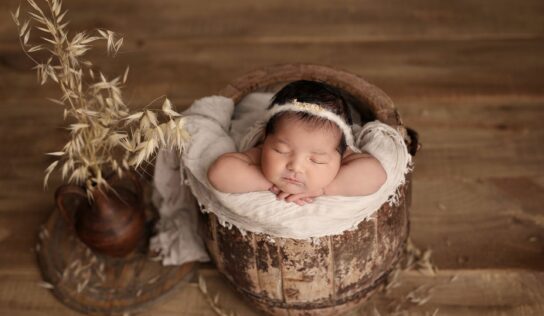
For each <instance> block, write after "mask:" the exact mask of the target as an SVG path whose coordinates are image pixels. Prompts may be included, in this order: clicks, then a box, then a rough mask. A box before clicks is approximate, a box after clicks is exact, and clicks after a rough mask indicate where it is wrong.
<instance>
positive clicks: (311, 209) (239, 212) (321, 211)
mask: <svg viewBox="0 0 544 316" xmlns="http://www.w3.org/2000/svg"><path fill="white" fill-rule="evenodd" d="M231 103H232V101H231ZM266 105H267V104H261V105H260V106H261V107H266ZM278 108H279V107H278ZM327 112H328V111H327ZM328 113H330V112H328ZM273 114H274V113H270V112H265V114H264V115H263V117H264V118H262V119H261V120H260V121H258V122H257V123H255V124H254V125H253V126H252V127H251V128H250V129H249V132H248V133H247V134H246V135H245V136H244V137H243V138H242V139H241V141H240V143H239V146H238V147H239V150H240V151H243V150H246V149H248V148H250V147H251V146H253V145H255V144H256V143H257V141H258V140H259V139H261V137H262V134H263V132H264V127H265V125H266V122H267V120H268V118H269V117H270V116H271V115H273ZM331 114H332V113H331ZM333 115H335V114H333ZM344 124H345V123H344ZM351 129H352V130H353V132H352V133H353V135H355V137H353V143H354V144H353V145H354V146H355V147H356V148H358V149H360V150H363V151H365V152H368V153H369V154H370V155H372V156H374V157H375V158H376V159H378V160H379V161H380V163H381V164H382V166H383V167H384V169H385V171H386V173H387V180H386V182H385V183H384V184H383V185H382V187H381V188H380V189H379V190H378V191H377V192H375V193H374V194H371V195H367V196H355V197H347V196H320V197H317V198H315V199H314V202H313V203H310V204H306V205H303V206H299V205H297V204H294V203H288V202H285V201H281V200H280V201H278V200H277V199H276V196H275V195H274V194H272V193H271V192H269V191H259V192H249V193H239V194H233V193H223V192H219V191H217V190H215V189H214V188H213V187H212V186H211V185H210V184H209V183H208V180H207V178H206V177H205V172H202V173H200V176H197V175H196V174H195V173H194V170H191V169H190V168H189V173H188V175H189V177H188V178H189V184H190V186H191V189H192V191H193V193H194V194H195V196H196V197H197V199H198V200H199V202H200V203H201V204H202V205H203V206H204V207H205V211H207V212H212V213H214V214H215V215H217V217H218V219H219V221H220V222H221V223H222V224H223V225H226V226H230V225H234V226H236V227H237V228H238V229H240V230H241V231H242V232H244V231H251V232H255V233H265V234H268V235H271V236H274V237H284V238H296V239H308V238H312V237H322V236H328V235H336V234H341V233H342V232H343V231H345V230H351V229H354V228H356V227H357V225H358V224H359V223H360V222H361V221H363V220H364V219H366V218H367V217H369V216H370V215H372V214H373V213H374V212H375V211H377V210H378V209H379V208H380V207H381V206H382V204H384V203H389V204H392V205H393V204H396V203H398V202H399V193H398V192H397V188H398V187H399V186H400V185H402V184H404V183H405V174H406V173H407V172H408V171H410V170H412V168H411V163H412V159H411V158H412V157H411V156H410V154H409V153H408V150H407V148H406V145H405V143H404V139H403V137H402V136H401V134H400V133H399V132H398V131H397V130H395V129H394V128H392V127H390V126H389V125H387V124H383V123H381V122H379V121H373V122H369V123H367V124H365V126H364V127H362V128H361V127H360V126H358V125H353V126H351ZM350 132H351V131H350ZM208 141H210V142H212V143H213V140H211V139H208ZM210 146H212V144H210ZM357 151H358V150H357ZM201 157H202V156H201ZM207 159H208V157H207ZM206 170H207V169H206ZM362 176H364V175H362Z"/></svg>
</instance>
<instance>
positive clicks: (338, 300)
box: [201, 64, 418, 315]
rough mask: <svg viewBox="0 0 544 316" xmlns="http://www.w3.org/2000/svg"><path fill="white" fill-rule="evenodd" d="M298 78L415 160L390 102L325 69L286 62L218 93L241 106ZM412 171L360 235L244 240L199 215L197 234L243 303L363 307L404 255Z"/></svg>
mask: <svg viewBox="0 0 544 316" xmlns="http://www.w3.org/2000/svg"><path fill="white" fill-rule="evenodd" d="M300 79H307V80H319V81H325V82H327V83H328V84H331V85H333V86H336V87H338V88H340V89H342V90H343V91H344V92H346V93H347V94H348V95H347V97H348V98H349V99H350V102H351V103H352V104H354V105H355V107H356V108H357V110H358V111H359V112H360V113H361V116H362V117H363V121H371V120H374V119H376V118H377V119H379V120H380V121H382V122H384V123H387V124H389V125H391V126H393V127H400V129H401V130H404V131H405V133H404V136H405V139H406V140H407V144H408V147H409V148H410V152H411V154H412V155H415V153H416V151H417V149H418V147H417V133H416V132H415V131H413V130H410V129H405V128H404V126H403V125H402V121H401V120H400V117H399V115H398V113H397V111H396V110H395V107H394V105H393V102H392V101H391V99H390V98H389V97H388V96H387V95H386V94H385V93H384V92H383V91H381V90H380V89H378V88H377V87H375V86H373V85H371V84H369V83H368V82H366V81H365V80H363V79H362V78H361V77H358V76H356V75H353V74H350V73H347V72H344V71H340V70H337V69H332V68H329V67H325V66H318V65H305V64H302V65H301V64H296V65H293V64H288V65H279V66H272V67H268V68H264V69H260V70H257V71H254V72H251V73H249V74H247V75H245V76H242V77H241V78H239V79H237V80H235V81H234V82H233V83H231V84H229V85H228V86H227V87H225V88H224V89H223V90H222V91H221V93H220V94H221V95H223V96H227V97H230V98H232V99H234V101H235V103H238V102H239V101H240V100H241V99H242V98H243V97H244V96H245V95H247V94H248V93H251V92H254V91H274V90H276V89H277V88H278V87H280V86H281V85H283V84H285V83H287V82H290V81H294V80H300ZM411 187H412V181H411V173H409V174H407V182H406V183H405V184H404V185H402V186H401V187H400V188H399V192H400V194H401V195H400V201H401V203H400V204H399V205H398V206H394V207H391V206H389V205H388V204H387V203H385V204H384V205H383V206H382V207H381V208H380V209H379V210H378V211H377V212H375V213H374V214H373V216H371V217H370V218H368V219H367V220H365V221H363V222H361V223H359V225H358V227H357V229H355V230H353V231H346V232H344V233H343V234H339V235H334V236H326V237H321V238H315V239H314V240H313V241H307V240H298V239H290V238H276V237H274V238H271V236H269V235H266V234H254V233H251V232H248V233H246V234H245V235H243V234H241V233H240V231H239V230H238V229H237V228H236V227H233V228H232V229H228V228H226V227H223V226H221V225H220V224H219V222H218V220H217V217H216V216H215V215H213V214H211V213H209V214H205V213H202V216H201V232H202V236H203V238H204V240H205V242H206V246H207V248H208V250H209V252H210V254H211V257H212V258H213V260H214V262H215V263H216V265H217V268H218V269H219V271H221V272H222V273H223V274H224V275H225V276H226V277H227V278H228V279H229V280H230V281H231V282H232V284H233V285H234V287H235V288H236V290H238V291H239V292H240V293H241V294H242V296H243V297H244V298H246V299H247V300H249V302H250V303H251V304H253V305H254V306H255V307H257V308H258V309H260V310H262V311H264V312H265V313H267V314H271V315H331V314H338V313H342V312H344V311H347V310H349V309H352V308H354V307H356V306H357V305H359V304H361V303H363V302H364V301H365V300H366V299H367V298H368V297H369V296H370V294H371V293H372V292H373V291H374V290H376V289H377V287H378V286H379V285H381V284H382V283H383V282H384V281H385V280H386V278H387V275H388V274H389V273H390V272H391V271H392V269H393V268H394V266H395V264H396V263H397V261H398V260H400V258H401V256H402V255H403V253H404V249H405V246H406V241H407V238H408V233H409V227H410V224H409V216H408V215H409V208H410V204H411V203H410V202H411V199H410V197H411Z"/></svg>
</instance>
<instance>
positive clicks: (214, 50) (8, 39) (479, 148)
mask: <svg viewBox="0 0 544 316" xmlns="http://www.w3.org/2000/svg"><path fill="white" fill-rule="evenodd" d="M65 2H66V3H65V6H66V8H68V9H69V10H70V12H69V18H70V19H71V20H72V24H71V25H72V26H73V29H74V30H84V29H92V28H95V27H105V28H109V29H113V30H115V31H118V32H121V33H124V35H125V43H126V45H125V46H124V48H123V49H122V52H121V54H120V55H119V56H118V57H117V58H116V59H115V60H113V61H108V60H106V59H105V58H104V54H103V50H98V49H97V50H95V53H92V55H90V56H91V58H93V60H96V61H97V63H98V64H99V65H100V69H103V70H104V71H105V72H106V73H109V74H112V75H113V74H115V73H121V72H122V71H123V70H124V66H125V65H127V64H130V66H131V72H130V75H129V81H128V83H129V86H128V87H127V89H126V90H125V97H126V99H127V100H129V101H130V104H131V105H132V106H133V107H135V108H136V107H140V106H143V105H145V104H147V103H148V102H150V101H151V100H153V99H154V98H156V97H158V96H160V95H163V94H167V95H168V96H169V97H170V98H171V99H172V100H173V103H174V104H175V105H176V106H177V107H178V108H183V107H186V106H188V105H189V104H190V103H191V102H192V100H194V99H195V98H199V97H202V96H205V95H209V94H212V93H216V92H217V91H219V89H221V88H222V87H223V86H224V85H225V84H227V83H228V82H230V81H231V80H232V79H234V78H236V77H237V76H239V75H241V74H243V73H246V72H247V71H250V70H253V69H256V68H259V67H262V66H268V65H271V64H278V63H287V62H304V63H318V64H325V65H330V66H334V67H338V68H341V69H345V70H348V71H350V72H353V73H356V74H359V75H361V76H363V77H364V78H365V79H367V80H368V81H369V82H371V83H373V84H375V85H377V86H379V87H380V88H381V89H383V90H384V91H385V92H386V93H387V94H388V95H389V96H391V98H392V99H393V101H394V102H395V106H396V107H397V108H398V109H399V112H400V115H401V116H402V118H403V121H404V123H405V125H407V126H409V127H412V128H414V129H416V130H417V131H418V132H419V133H420V138H421V139H420V140H421V142H422V143H423V148H422V150H421V151H420V152H419V153H418V157H417V159H418V164H417V167H416V170H415V173H414V186H413V196H412V200H413V205H412V208H411V210H410V213H411V237H412V239H413V240H414V243H415V244H416V245H418V246H420V247H422V248H425V247H429V248H431V249H432V250H433V253H432V259H433V262H434V263H436V264H437V265H438V267H439V269H443V270H440V271H439V277H440V278H439V279H433V280H430V279H429V278H428V277H425V276H421V275H417V274H416V275H410V277H409V279H406V280H410V283H409V284H408V283H406V288H404V289H405V290H406V291H409V290H410V289H413V288H414V287H417V286H420V285H428V284H435V283H436V282H437V281H436V280H442V281H444V282H447V279H448V278H450V277H452V276H454V275H455V274H459V275H460V276H459V278H458V281H460V280H463V282H453V283H451V284H450V285H448V286H446V287H441V290H440V291H438V292H435V296H434V298H433V299H431V301H430V302H429V303H427V304H425V305H423V306H415V305H409V307H408V309H407V311H408V314H411V315H422V314H424V313H425V312H427V313H429V314H431V313H432V312H433V311H434V310H435V309H436V308H439V312H438V315H502V314H509V315H542V314H544V311H543V307H542V305H541V303H539V301H542V300H543V298H544V294H543V293H542V283H543V281H542V275H541V271H544V263H543V262H544V235H543V231H544V230H543V225H542V214H543V212H542V205H543V204H544V198H543V197H542V194H541V191H542V190H543V189H544V174H543V173H544V152H543V151H544V149H543V148H544V147H543V146H542V141H543V140H544V129H543V127H542V121H543V119H544V88H543V87H544V77H543V76H542V72H543V71H544V59H543V58H542V56H543V55H544V45H543V41H542V38H543V37H544V20H543V19H542V16H543V13H544V3H543V2H542V1H540V0H527V1H523V2H516V1H512V0H498V1H493V3H492V4H490V3H489V2H485V1H474V0H467V1H454V2H436V1H432V0H411V1H378V2H377V1H366V0H365V1H335V2H330V1H311V2H310V1H303V2H298V3H296V4H295V3H294V2H292V1H284V0H281V1H273V2H258V3H257V2H254V1H246V0H244V1H235V2H228V3H227V2H206V3H204V2H202V1H201V2H198V1H188V0H184V1H178V0H160V1H159V0H154V1H145V0H136V1H128V0H119V1H106V0H97V1H83V0H72V1H65ZM18 3H19V1H18V0H6V1H1V2H0V10H1V11H2V12H3V13H4V14H3V17H4V18H3V19H1V20H0V74H1V75H0V96H1V100H2V102H0V110H1V113H2V115H0V143H1V144H2V146H1V148H0V150H1V151H2V155H0V314H9V315H16V316H17V315H76V313H75V312H73V311H71V310H70V309H68V308H66V307H64V306H63V305H62V304H60V303H59V302H57V301H56V300H55V299H54V297H53V296H52V295H50V294H49V293H48V291H47V290H46V289H43V288H41V287H39V286H37V285H36V284H37V282H38V281H39V280H40V275H39V272H38V269H37V265H36V262H35V259H34V258H35V255H34V253H33V252H32V250H31V248H33V247H34V245H35V242H36V240H37V236H38V232H39V227H40V225H41V224H42V223H43V222H44V221H45V220H46V219H47V217H48V215H49V213H50V211H51V209H52V208H53V205H54V202H53V197H52V195H53V193H52V192H53V190H54V188H56V186H58V185H59V184H60V183H61V182H60V181H59V179H58V177H54V178H53V179H52V182H51V183H50V187H49V189H48V190H47V191H44V190H43V189H42V179H43V170H44V169H45V167H46V166H47V165H48V163H50V161H49V159H48V158H47V157H46V156H45V155H44V153H45V152H51V151H56V150H57V149H59V148H61V147H62V145H63V144H64V143H65V140H66V131H65V130H63V127H64V126H65V124H64V122H63V121H62V109H60V108H58V107H56V106H54V105H53V104H51V103H49V102H48V101H46V100H45V97H56V96H58V91H57V90H58V89H57V88H56V87H53V86H49V85H47V86H44V87H40V86H38V84H37V83H36V80H35V75H34V73H33V72H32V71H31V70H30V68H31V67H32V64H31V63H30V62H29V61H28V60H27V59H26V58H25V57H24V56H23V54H22V53H21V51H20V48H19V47H18V46H17V37H16V31H15V27H14V25H13V23H12V22H11V20H10V17H9V14H8V12H7V11H8V10H14V9H15V7H16V6H17V4H18ZM35 33H36V32H35ZM525 188H527V190H525ZM270 260H272V259H270ZM208 272H210V273H211V275H212V276H214V277H213V278H212V279H213V281H210V282H212V283H213V282H215V284H218V288H219V289H221V291H222V292H221V298H220V302H221V303H224V305H225V306H226V307H227V309H228V308H235V307H236V310H237V311H238V312H239V313H238V315H252V314H251V311H250V309H249V307H248V306H247V305H243V303H241V302H240V300H239V298H238V297H237V296H235V294H234V293H233V291H232V289H230V290H229V287H228V286H227V285H226V283H225V280H223V279H221V277H220V276H219V275H218V274H217V272H215V271H208ZM270 278H273V276H270ZM216 281H217V282H216ZM406 282H408V281H406ZM210 286H211V285H210ZM395 297H396V298H400V297H401V294H397V295H395ZM438 297H439V299H438ZM376 300H377V301H374V300H373V301H371V302H375V303H376V304H377V305H376V306H377V308H378V310H379V311H380V312H382V315H385V314H386V311H387V309H386V308H385V307H387V304H388V300H387V298H384V297H382V296H376ZM241 306H243V307H244V308H243V310H242V311H240V309H239V308H241ZM366 307H368V309H367V310H364V311H363V312H361V314H365V315H367V314H370V313H371V312H372V304H369V305H366ZM144 315H214V312H213V311H212V310H211V309H210V308H209V306H208V304H207V303H206V301H205V300H204V297H203V296H202V295H201V294H200V293H199V291H198V289H197V286H196V285H194V284H193V285H192V286H189V287H185V288H183V289H181V290H180V291H179V292H178V293H176V295H175V297H173V298H172V299H170V300H169V301H167V302H166V303H165V304H164V305H161V306H157V307H156V308H154V309H152V310H150V311H149V312H145V313H144Z"/></svg>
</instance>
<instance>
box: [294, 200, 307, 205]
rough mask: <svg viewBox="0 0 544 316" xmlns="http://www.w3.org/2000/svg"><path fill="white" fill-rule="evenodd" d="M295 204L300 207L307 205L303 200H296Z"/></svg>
mask: <svg viewBox="0 0 544 316" xmlns="http://www.w3.org/2000/svg"><path fill="white" fill-rule="evenodd" d="M295 203H296V204H298V205H300V206H303V205H304V204H306V203H304V201H303V200H296V201H295Z"/></svg>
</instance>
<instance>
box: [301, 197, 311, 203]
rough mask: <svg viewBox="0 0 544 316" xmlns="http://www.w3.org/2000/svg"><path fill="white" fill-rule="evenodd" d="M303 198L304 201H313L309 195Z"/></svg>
mask: <svg viewBox="0 0 544 316" xmlns="http://www.w3.org/2000/svg"><path fill="white" fill-rule="evenodd" d="M303 200H304V202H306V203H312V202H313V201H314V199H312V198H311V197H307V198H304V199H303Z"/></svg>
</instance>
